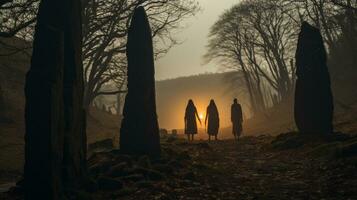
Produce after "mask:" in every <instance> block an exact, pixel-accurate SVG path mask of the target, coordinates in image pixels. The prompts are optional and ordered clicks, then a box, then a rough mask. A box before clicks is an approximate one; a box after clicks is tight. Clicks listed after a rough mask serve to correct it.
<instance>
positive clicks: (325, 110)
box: [294, 22, 333, 134]
mask: <svg viewBox="0 0 357 200" xmlns="http://www.w3.org/2000/svg"><path fill="white" fill-rule="evenodd" d="M296 67H297V68H296V75H297V81H296V89H295V113H294V114H295V122H296V126H297V128H298V129H299V131H300V132H301V133H315V134H327V133H332V131H333V127H332V119H333V100H332V92H331V87H330V75H329V72H328V69H327V65H326V50H325V47H324V44H323V40H322V37H321V34H320V31H319V30H318V29H317V28H315V27H313V26H311V25H309V24H308V23H307V22H303V23H302V26H301V31H300V34H299V40H298V47H297V51H296Z"/></svg>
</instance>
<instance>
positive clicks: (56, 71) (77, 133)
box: [24, 0, 86, 199]
mask: <svg viewBox="0 0 357 200" xmlns="http://www.w3.org/2000/svg"><path fill="white" fill-rule="evenodd" d="M81 42H82V36H81V5H80V0H64V1H59V0H53V1H50V0H42V1H41V3H40V7H39V12H38V15H37V25H36V29H35V36H34V42H33V53H32V59H31V67H30V70H29V72H28V73H27V76H26V85H25V96H26V105H25V123H26V133H25V166H24V178H25V199H63V198H64V197H63V196H64V191H65V190H66V189H68V188H70V189H72V190H73V189H75V187H77V186H78V185H79V182H80V181H81V180H82V176H83V174H84V173H85V170H86V168H85V162H86V136H85V120H84V117H85V115H84V112H83V106H82V102H83V98H82V96H83V77H82V58H81V52H82V50H81V47H82V44H81Z"/></svg>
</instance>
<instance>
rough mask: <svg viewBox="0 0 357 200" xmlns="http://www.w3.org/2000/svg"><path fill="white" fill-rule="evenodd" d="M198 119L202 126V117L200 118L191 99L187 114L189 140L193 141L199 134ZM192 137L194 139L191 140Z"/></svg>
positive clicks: (186, 127)
mask: <svg viewBox="0 0 357 200" xmlns="http://www.w3.org/2000/svg"><path fill="white" fill-rule="evenodd" d="M196 117H197V119H198V121H199V122H200V124H201V120H200V117H199V116H198V113H197V109H196V107H195V105H194V104H193V101H192V100H191V99H190V100H188V104H187V107H186V112H185V134H186V135H187V139H188V140H193V139H194V135H195V134H197V122H196ZM190 136H191V138H192V139H190Z"/></svg>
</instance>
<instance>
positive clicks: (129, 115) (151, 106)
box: [120, 7, 161, 157]
mask: <svg viewBox="0 0 357 200" xmlns="http://www.w3.org/2000/svg"><path fill="white" fill-rule="evenodd" d="M127 59H128V93H127V95H126V98H125V105H124V110H123V117H124V118H123V121H122V125H121V129H120V150H121V151H122V152H123V153H127V154H139V155H142V154H145V155H149V156H152V157H158V156H160V151H161V150H160V137H159V126H158V122H157V115H156V103H155V78H154V74H155V69H154V56H153V44H152V36H151V28H150V25H149V21H148V18H147V15H146V13H145V10H144V8H143V7H138V8H136V9H135V11H134V15H133V18H132V21H131V24H130V28H129V33H128V43H127Z"/></svg>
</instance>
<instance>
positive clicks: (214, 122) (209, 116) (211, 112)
mask: <svg viewBox="0 0 357 200" xmlns="http://www.w3.org/2000/svg"><path fill="white" fill-rule="evenodd" d="M207 121H208V126H207V134H208V140H209V141H211V136H214V138H215V140H217V135H218V129H219V114H218V109H217V106H216V103H215V102H214V100H213V99H211V101H210V103H209V105H208V107H207V110H206V119H205V126H206V125H207Z"/></svg>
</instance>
